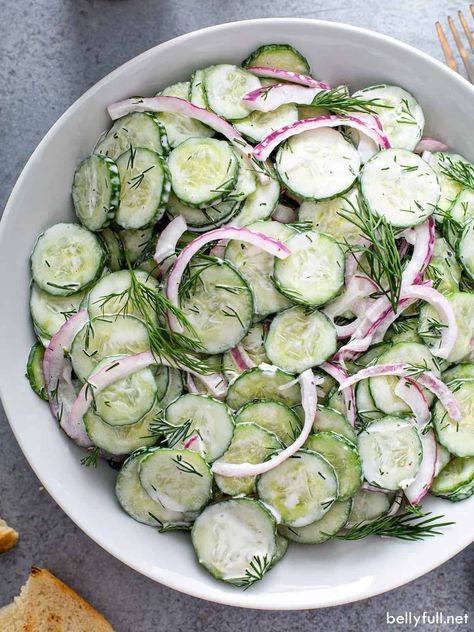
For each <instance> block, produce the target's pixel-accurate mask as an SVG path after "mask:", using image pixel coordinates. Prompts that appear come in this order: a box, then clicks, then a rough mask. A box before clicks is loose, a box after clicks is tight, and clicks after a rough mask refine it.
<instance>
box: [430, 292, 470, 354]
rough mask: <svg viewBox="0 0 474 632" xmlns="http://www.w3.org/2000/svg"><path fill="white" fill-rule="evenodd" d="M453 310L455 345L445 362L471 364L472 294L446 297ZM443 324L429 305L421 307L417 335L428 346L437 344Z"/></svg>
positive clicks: (466, 293)
mask: <svg viewBox="0 0 474 632" xmlns="http://www.w3.org/2000/svg"><path fill="white" fill-rule="evenodd" d="M446 298H447V300H448V301H449V303H450V305H451V307H452V308H453V312H454V317H455V318H456V323H457V326H458V336H457V339H456V343H455V345H454V348H453V349H452V351H451V353H450V354H449V356H448V358H447V360H448V362H471V361H472V360H474V348H473V346H472V343H471V341H472V338H473V337H474V294H470V293H469V292H453V293H451V294H448V295H447V296H446ZM442 327H443V322H442V321H441V319H440V317H439V315H438V312H436V311H435V309H434V308H433V307H431V305H428V304H426V305H423V307H422V308H421V311H420V320H419V325H418V333H419V334H420V336H421V337H422V338H423V340H424V341H425V343H426V344H427V345H428V346H430V347H431V346H433V345H435V344H437V342H438V341H439V338H440V336H441V332H442Z"/></svg>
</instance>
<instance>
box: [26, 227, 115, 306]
mask: <svg viewBox="0 0 474 632" xmlns="http://www.w3.org/2000/svg"><path fill="white" fill-rule="evenodd" d="M105 260H106V254H105V250H104V248H103V247H102V243H101V242H100V240H99V239H98V238H97V237H96V235H95V234H94V233H91V232H90V231H89V230H87V229H86V228H83V227H82V226H79V224H66V223H61V224H55V225H54V226H51V227H50V228H48V229H47V230H45V231H44V233H41V235H40V236H39V237H38V239H37V240H36V244H35V246H34V248H33V252H32V254H31V275H32V277H33V280H34V281H35V283H36V284H37V285H38V287H40V288H41V289H42V290H44V291H45V292H48V293H49V294H54V295H56V296H69V295H70V294H76V293H77V292H80V291H81V290H84V289H87V288H88V287H90V286H91V285H92V284H93V283H95V281H97V279H98V278H99V277H100V275H101V274H102V270H103V268H104V265H105Z"/></svg>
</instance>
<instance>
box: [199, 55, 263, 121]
mask: <svg viewBox="0 0 474 632" xmlns="http://www.w3.org/2000/svg"><path fill="white" fill-rule="evenodd" d="M258 88H260V81H259V79H258V77H256V76H255V75H252V74H251V73H249V72H247V71H246V70H244V69H243V68H239V67H238V66H233V65H231V64H217V65H216V66H211V67H210V68H208V69H207V70H206V72H205V74H204V91H205V94H206V102H207V105H208V107H209V108H210V109H211V110H212V111H213V112H215V113H216V114H219V116H223V117H224V118H226V119H230V120H233V119H243V118H245V117H246V116H248V114H249V112H250V109H249V108H248V107H247V106H246V105H245V101H242V97H244V96H245V95H246V94H247V93H248V92H251V91H252V90H257V89H258Z"/></svg>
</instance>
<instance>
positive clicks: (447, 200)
mask: <svg viewBox="0 0 474 632" xmlns="http://www.w3.org/2000/svg"><path fill="white" fill-rule="evenodd" d="M447 159H448V160H451V161H453V162H457V161H458V160H461V161H462V162H466V163H468V164H469V162H468V161H467V160H466V159H465V158H464V157H463V156H460V155H459V154H452V153H449V152H441V151H440V152H436V153H434V154H433V155H432V156H431V158H430V161H429V162H430V165H431V167H432V168H433V170H434V172H435V173H436V176H437V178H438V182H439V185H440V187H441V197H440V198H439V200H438V208H437V209H436V212H435V217H436V219H437V220H438V221H440V222H441V223H443V221H444V218H445V215H446V213H448V215H449V211H450V209H451V207H452V205H453V203H454V201H455V200H456V198H457V196H458V195H459V193H461V191H462V190H463V189H464V187H463V185H462V184H460V183H459V182H457V181H456V180H452V179H451V178H449V177H448V176H447V175H446V174H445V173H444V172H443V165H444V163H445V162H446V160H447Z"/></svg>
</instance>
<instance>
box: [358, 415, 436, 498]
mask: <svg viewBox="0 0 474 632" xmlns="http://www.w3.org/2000/svg"><path fill="white" fill-rule="evenodd" d="M359 454H360V457H361V460H362V471H363V473H364V477H365V479H366V480H367V481H368V482H369V483H370V484H373V485H375V486H378V487H381V488H382V489H388V490H397V489H405V488H406V487H408V485H409V484H410V483H411V482H413V479H414V478H415V476H416V474H417V472H418V470H419V467H420V463H421V459H422V457H423V448H422V445H421V441H420V436H419V434H418V430H417V429H416V426H414V425H413V424H412V423H411V422H410V421H409V420H406V419H401V418H400V417H383V418H382V419H378V420H376V421H373V422H372V423H371V424H369V425H368V426H366V428H365V429H364V430H363V431H362V432H361V433H360V435H359Z"/></svg>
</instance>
